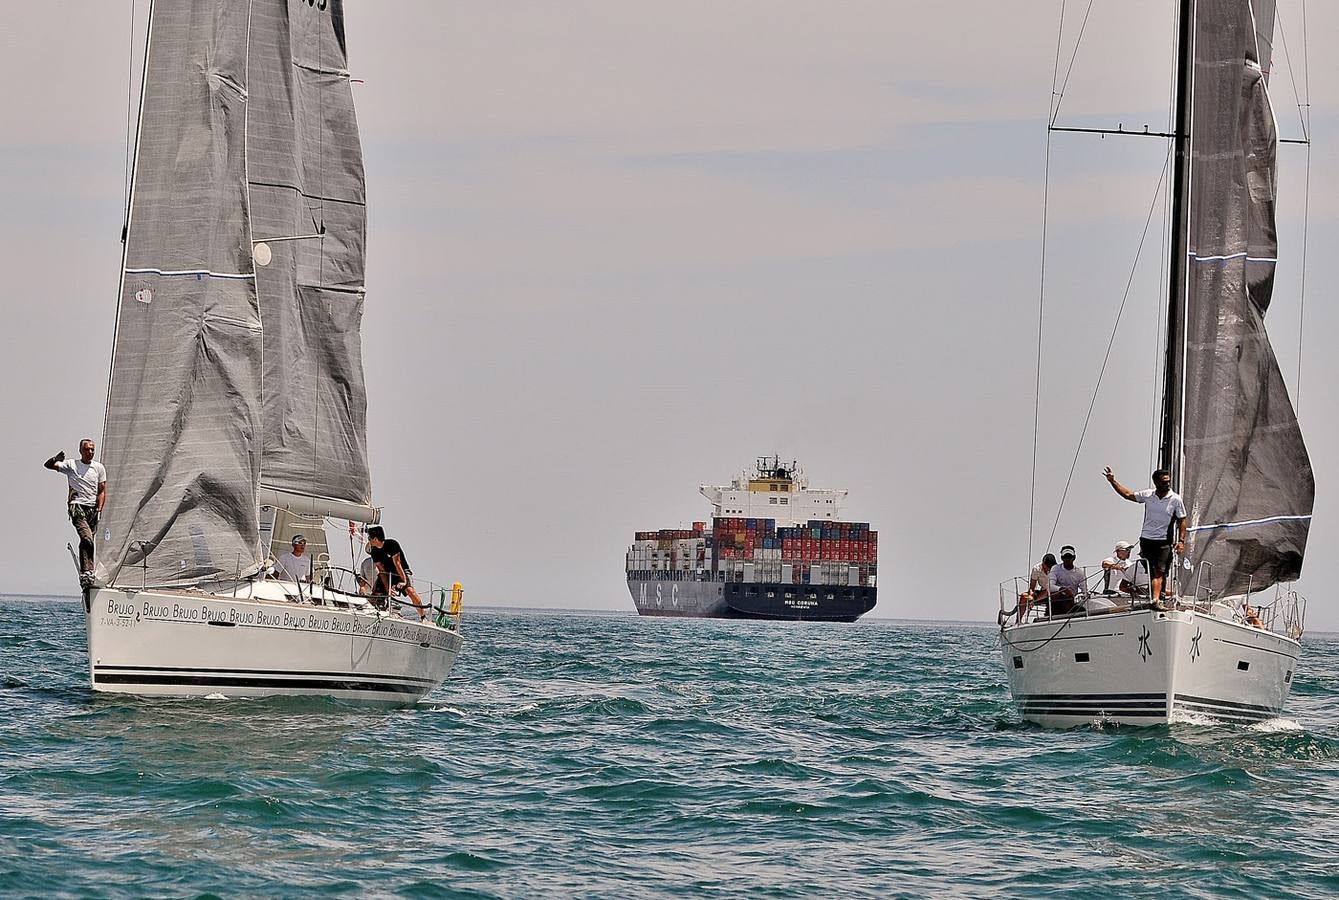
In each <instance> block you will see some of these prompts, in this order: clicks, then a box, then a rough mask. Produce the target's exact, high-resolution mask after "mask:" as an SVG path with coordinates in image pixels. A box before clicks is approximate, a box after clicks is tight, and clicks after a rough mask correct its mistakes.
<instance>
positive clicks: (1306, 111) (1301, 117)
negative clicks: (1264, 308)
mask: <svg viewBox="0 0 1339 900" xmlns="http://www.w3.org/2000/svg"><path fill="white" fill-rule="evenodd" d="M1274 20H1275V22H1277V23H1278V31H1279V42H1280V43H1281V44H1282V45H1283V55H1284V57H1285V58H1286V59H1287V61H1288V78H1289V80H1290V81H1291V82H1292V89H1293V101H1294V102H1295V103H1296V104H1297V118H1298V121H1299V122H1300V123H1301V126H1302V138H1303V140H1304V141H1305V142H1306V162H1305V170H1304V171H1305V174H1304V176H1303V187H1302V271H1301V284H1300V285H1299V287H1298V294H1299V298H1298V311H1297V380H1296V382H1295V383H1294V388H1293V415H1294V417H1296V418H1299V419H1300V418H1301V415H1302V340H1303V337H1304V336H1305V334H1306V257H1307V245H1308V243H1309V240H1308V237H1309V231H1310V226H1311V64H1310V57H1309V52H1308V51H1309V41H1308V40H1307V27H1306V0H1302V91H1301V92H1300V93H1299V92H1298V90H1297V72H1296V67H1295V66H1294V65H1293V61H1292V53H1291V51H1289V49H1288V33H1287V32H1286V31H1285V30H1284V28H1283V13H1282V10H1280V9H1278V8H1277V7H1276V8H1275V10H1274ZM1273 68H1274V66H1273V60H1270V69H1271V70H1272V69H1273Z"/></svg>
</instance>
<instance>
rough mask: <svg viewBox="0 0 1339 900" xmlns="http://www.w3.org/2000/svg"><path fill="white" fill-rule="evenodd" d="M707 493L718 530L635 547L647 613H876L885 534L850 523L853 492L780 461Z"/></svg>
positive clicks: (653, 539)
mask: <svg viewBox="0 0 1339 900" xmlns="http://www.w3.org/2000/svg"><path fill="white" fill-rule="evenodd" d="M700 490H701V492H702V496H704V497H706V498H707V501H708V502H709V503H710V504H711V506H712V517H711V524H710V527H708V525H707V523H706V522H694V523H693V527H692V528H691V529H688V528H677V529H675V528H669V529H661V530H659V531H639V532H637V533H636V539H635V540H634V541H633V544H632V546H631V547H629V548H628V553H627V574H628V590H629V591H631V593H632V602H633V603H634V604H635V605H636V606H637V612H638V613H640V614H641V615H644V616H691V617H697V618H703V617H708V618H726V619H791V620H806V621H808V620H812V621H819V622H854V621H855V620H856V619H858V618H859V617H860V616H862V615H864V614H865V613H867V612H869V611H870V610H871V609H873V608H874V602H875V582H876V580H877V577H878V547H879V533H878V532H877V531H872V530H870V527H869V524H868V523H865V522H843V521H842V518H841V505H842V501H843V500H844V499H845V498H846V491H840V490H817V489H813V488H810V487H809V485H808V481H807V480H806V479H805V477H804V475H803V473H802V472H801V470H800V469H799V467H798V466H797V465H796V464H795V463H794V462H791V463H789V464H786V463H782V462H781V461H780V459H778V458H775V457H774V458H772V459H759V460H758V461H757V464H756V465H755V467H754V471H753V472H752V473H748V472H745V473H742V474H740V475H739V476H737V477H736V478H735V479H734V481H733V482H732V483H731V484H729V485H726V486H723V487H722V486H713V485H705V484H704V485H702V486H701V488H700Z"/></svg>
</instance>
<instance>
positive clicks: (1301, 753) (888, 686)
mask: <svg viewBox="0 0 1339 900" xmlns="http://www.w3.org/2000/svg"><path fill="white" fill-rule="evenodd" d="M467 626H468V633H467V644H466V650H465V653H464V654H463V655H462V656H461V659H460V661H459V663H458V664H457V667H456V669H455V672H454V673H453V676H452V678H451V680H450V681H449V682H448V683H447V685H446V686H444V687H443V688H442V689H441V690H440V691H439V692H438V693H437V694H435V695H434V696H433V697H431V698H430V699H429V700H428V701H425V702H424V703H422V704H420V705H419V706H418V707H416V708H413V709H403V710H394V711H384V710H383V711H373V710H367V709H360V708H357V707H351V706H346V705H342V704H339V703H335V702H328V701H319V700H317V701H298V700H266V701H244V700H212V701H181V700H159V701H147V700H133V699H117V698H114V697H108V696H105V695H102V696H94V695H93V694H92V692H91V691H90V690H89V689H88V687H87V684H86V682H87V676H86V670H85V666H86V658H85V653H84V648H83V630H82V629H83V623H82V611H81V610H80V609H79V607H78V605H77V603H75V602H73V601H68V602H67V601H61V602H56V601H49V600H48V601H33V600H21V599H15V598H10V599H6V600H3V601H0V670H2V672H3V676H2V677H3V691H2V692H0V701H2V702H3V703H4V716H3V722H4V724H3V726H0V894H3V895H5V896H14V895H51V894H56V893H61V894H77V895H87V896H145V895H160V896H161V895H174V896H192V895H199V894H211V893H212V894H216V895H220V896H239V895H240V896H259V895H268V896H285V897H287V896H298V895H314V894H318V893H319V894H322V895H345V896H365V895H373V896H411V897H445V896H471V897H474V896H478V897H491V896H499V897H531V896H541V895H567V896H573V895H580V896H583V897H584V896H602V897H619V898H622V897H638V896H658V895H675V896H684V897H694V896H701V897H716V896H725V895H752V896H769V897H796V896H816V895H823V896H833V895H837V894H839V893H840V894H841V895H843V896H871V897H887V896H898V895H925V894H932V893H936V894H940V893H952V894H956V895H981V894H1007V895H1018V896H1022V895H1034V894H1036V893H1039V892H1046V893H1051V894H1055V895H1062V896H1064V895H1074V896H1088V895H1099V894H1102V895H1113V896H1114V895H1131V894H1133V895H1152V894H1169V895H1172V896H1204V897H1209V896H1214V897H1217V896H1224V895H1238V896H1262V895H1269V896H1283V895H1294V896H1316V897H1319V896H1327V895H1331V894H1333V893H1335V892H1339V861H1336V857H1337V855H1339V853H1337V851H1339V841H1336V838H1337V837H1339V816H1337V815H1336V813H1339V805H1337V804H1336V801H1339V731H1336V727H1337V726H1339V716H1336V714H1335V713H1334V712H1333V711H1332V710H1333V707H1334V704H1333V702H1332V698H1334V697H1335V696H1336V691H1339V640H1336V639H1335V638H1333V637H1328V636H1320V637H1314V638H1311V639H1310V640H1309V643H1308V646H1307V651H1306V654H1305V656H1304V658H1303V659H1304V665H1303V666H1302V667H1301V668H1300V669H1299V672H1298V676H1297V680H1296V687H1295V689H1294V691H1293V699H1292V701H1291V703H1290V706H1289V712H1290V715H1291V717H1292V720H1291V721H1289V722H1284V723H1280V724H1277V725H1274V726H1271V727H1265V728H1255V729H1244V728H1219V727H1208V726H1194V725H1178V726H1173V727H1172V728H1170V729H1167V728H1160V729H1123V728H1106V729H1102V728H1095V727H1094V728H1082V729H1076V730H1073V731H1068V732H1053V731H1044V730H1041V729H1038V728H1034V727H1032V726H1026V725H1023V724H1021V723H1020V721H1019V719H1018V716H1017V714H1016V713H1015V712H1014V711H1013V710H1012V709H1011V707H1010V706H1009V704H1008V702H1007V690H1006V687H1005V683H1004V678H1003V673H1002V671H1001V670H1000V668H999V666H998V663H997V661H996V652H995V649H994V634H993V632H992V630H991V629H989V628H986V627H970V626H954V625H943V626H939V625H927V624H906V623H891V622H876V621H865V622H861V623H858V624H857V625H855V626H839V625H793V624H787V625H778V624H767V623H746V622H717V621H700V620H698V621H667V620H655V619H638V618H636V617H635V616H630V615H629V616H597V615H577V614H556V613H544V612H515V613H512V612H501V611H493V612H487V611H479V612H475V613H474V614H473V615H471V616H470V618H469V619H468V620H467Z"/></svg>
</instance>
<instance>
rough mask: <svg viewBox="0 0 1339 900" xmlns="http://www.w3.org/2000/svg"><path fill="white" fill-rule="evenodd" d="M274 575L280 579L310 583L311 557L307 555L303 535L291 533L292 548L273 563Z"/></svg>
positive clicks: (305, 541)
mask: <svg viewBox="0 0 1339 900" xmlns="http://www.w3.org/2000/svg"><path fill="white" fill-rule="evenodd" d="M274 577H275V578H278V579H279V580H281V581H302V582H306V583H308V584H310V583H311V580H312V558H311V557H310V556H308V555H307V539H306V538H305V537H303V536H302V535H300V534H295V535H293V550H292V552H290V553H285V554H284V555H283V556H281V557H279V561H278V562H276V563H275V564H274Z"/></svg>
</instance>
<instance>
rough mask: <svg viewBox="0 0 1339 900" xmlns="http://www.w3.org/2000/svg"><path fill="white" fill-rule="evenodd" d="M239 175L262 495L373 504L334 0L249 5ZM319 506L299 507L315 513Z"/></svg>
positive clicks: (355, 147)
mask: <svg viewBox="0 0 1339 900" xmlns="http://www.w3.org/2000/svg"><path fill="white" fill-rule="evenodd" d="M251 7H252V12H251V46H250V95H249V103H250V111H249V118H248V122H247V150H248V153H247V175H248V180H249V183H250V196H251V221H252V231H253V233H254V238H255V240H257V241H263V242H264V243H265V247H266V249H267V250H268V254H267V253H266V252H265V251H260V250H259V248H258V253H257V259H258V261H259V262H262V263H264V262H265V261H266V256H267V255H268V256H269V257H270V259H269V261H268V264H265V265H258V266H257V267H256V279H257V292H258V294H259V297H260V310H261V320H262V322H263V323H264V326H265V353H264V378H263V381H262V385H263V389H262V398H263V399H262V402H263V411H262V415H261V433H262V435H263V451H262V457H261V485H262V497H273V496H275V495H279V496H282V495H290V496H295V497H306V498H320V499H322V500H329V501H338V502H339V503H338V504H335V503H330V504H326V505H327V506H329V509H328V510H326V514H329V515H339V516H340V517H345V518H347V517H353V518H365V517H363V516H359V515H358V514H357V512H356V511H354V512H349V511H348V510H347V506H348V505H349V504H354V505H362V506H367V505H368V504H370V503H371V500H372V488H371V479H370V476H369V474H368V462H367V422H366V416H367V398H366V391H365V388H364V383H363V364H362V346H361V339H360V333H359V329H360V327H361V324H362V315H363V252H364V241H365V226H366V208H365V205H364V201H365V194H364V179H363V159H362V149H361V147H360V146H359V141H358V126H357V122H356V120H355V117H354V110H353V94H352V91H351V88H350V82H349V73H348V62H347V59H348V57H347V53H346V49H345V40H344V11H343V4H342V2H341V0H318V2H315V3H313V2H309V0H253V2H252V3H251ZM321 508H322V504H321V503H319V502H318V503H316V504H314V505H313V504H310V503H304V504H303V509H304V510H307V509H315V510H316V511H320V510H321Z"/></svg>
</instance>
